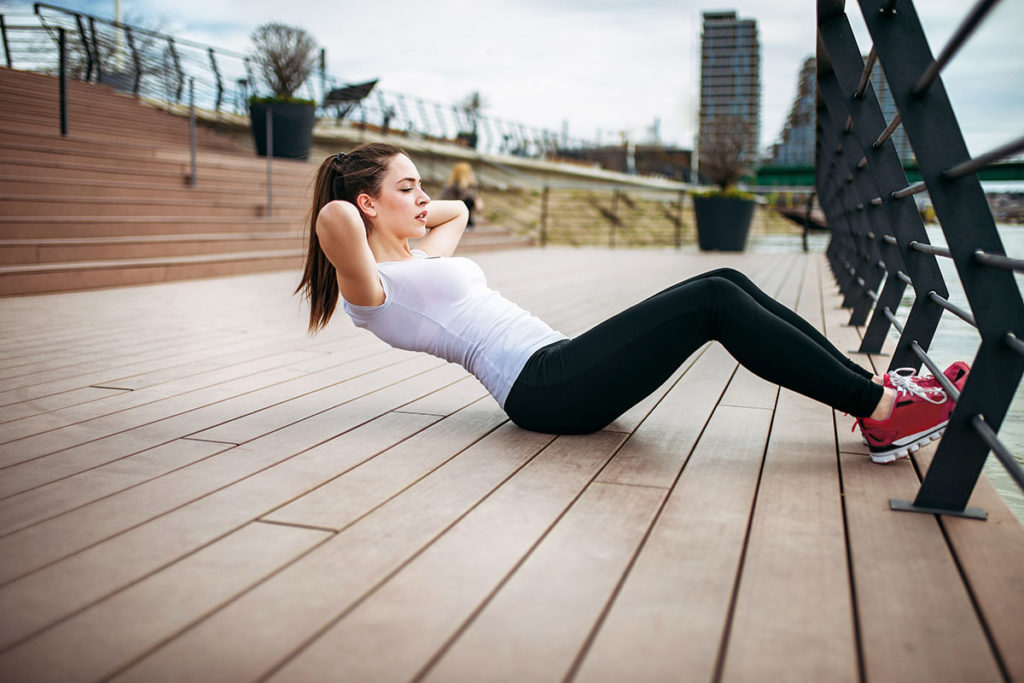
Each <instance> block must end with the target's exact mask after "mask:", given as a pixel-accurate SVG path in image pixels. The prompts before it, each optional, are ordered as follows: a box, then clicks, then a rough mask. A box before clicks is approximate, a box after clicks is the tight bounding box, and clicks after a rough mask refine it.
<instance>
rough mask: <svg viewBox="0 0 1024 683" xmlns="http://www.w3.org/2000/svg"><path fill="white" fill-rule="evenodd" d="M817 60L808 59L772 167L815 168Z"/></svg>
mask: <svg viewBox="0 0 1024 683" xmlns="http://www.w3.org/2000/svg"><path fill="white" fill-rule="evenodd" d="M815 82H816V73H815V59H814V57H808V58H807V59H805V60H804V65H803V66H802V67H801V68H800V77H799V80H798V81H797V86H796V98H795V99H794V100H793V107H792V109H790V110H789V118H787V119H786V127H785V128H783V129H782V135H781V136H779V141H778V142H777V143H776V144H775V145H773V147H772V166H813V165H814V110H815V97H814V93H815Z"/></svg>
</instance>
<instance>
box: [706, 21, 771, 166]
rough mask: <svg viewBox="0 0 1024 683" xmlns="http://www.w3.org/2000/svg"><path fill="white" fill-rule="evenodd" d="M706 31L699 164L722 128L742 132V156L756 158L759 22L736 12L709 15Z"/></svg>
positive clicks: (758, 140) (758, 138)
mask: <svg viewBox="0 0 1024 683" xmlns="http://www.w3.org/2000/svg"><path fill="white" fill-rule="evenodd" d="M703 17H704V27H703V31H702V33H701V59H700V114H699V128H698V133H697V153H698V163H699V164H700V166H703V164H704V162H703V160H701V159H700V157H701V156H703V155H704V154H705V153H706V152H707V151H708V150H709V149H710V147H711V144H712V142H713V140H712V136H713V135H715V133H716V132H720V131H721V130H722V127H723V126H727V127H728V129H730V130H731V131H737V130H738V131H739V134H741V136H742V137H743V138H744V139H743V140H742V148H743V156H744V158H745V159H746V160H747V161H748V163H750V164H753V163H754V162H755V161H756V159H757V150H758V145H759V143H760V139H761V45H760V43H759V42H758V37H757V22H756V21H754V20H753V19H739V18H737V17H736V12H704V14H703Z"/></svg>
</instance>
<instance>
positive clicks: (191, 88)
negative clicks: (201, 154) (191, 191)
mask: <svg viewBox="0 0 1024 683" xmlns="http://www.w3.org/2000/svg"><path fill="white" fill-rule="evenodd" d="M188 147H189V155H190V159H191V161H192V172H191V175H190V176H189V179H188V185H189V187H195V186H196V183H197V182H198V180H197V178H196V79H194V78H190V79H188Z"/></svg>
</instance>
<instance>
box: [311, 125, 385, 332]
mask: <svg viewBox="0 0 1024 683" xmlns="http://www.w3.org/2000/svg"><path fill="white" fill-rule="evenodd" d="M399 154H405V152H404V151H402V149H401V148H400V147H396V146H395V145H388V144H383V143H376V142H375V143H371V144H368V145H361V146H359V147H356V148H355V149H353V150H352V151H351V152H349V153H348V154H344V153H342V154H332V155H331V156H329V157H327V158H326V159H324V161H323V163H322V164H320V168H319V169H317V172H316V180H315V181H314V184H313V207H312V210H311V212H310V216H309V239H308V248H307V251H306V266H305V269H304V270H303V273H302V280H301V281H300V282H299V286H298V287H296V288H295V293H296V294H300V293H301V294H302V295H303V296H304V297H305V298H306V299H308V300H309V332H310V334H315V333H316V332H319V331H320V330H321V329H323V327H324V326H325V325H327V321H329V320H330V319H331V315H332V314H333V313H334V309H335V308H336V307H337V305H338V276H337V273H336V272H335V270H334V266H333V265H332V264H331V262H330V261H328V260H327V256H326V255H325V254H324V251H323V249H321V248H320V240H319V238H318V237H317V234H316V221H317V218H318V217H319V215H320V210H321V209H323V208H324V206H326V205H327V204H328V203H329V202H331V201H334V200H336V199H343V200H345V201H349V202H352V203H353V204H355V200H356V197H358V196H359V195H361V194H364V193H365V194H368V195H370V196H371V197H377V196H379V195H380V187H381V183H382V182H383V181H384V175H385V174H386V173H387V171H388V166H390V165H391V160H392V159H394V158H395V157H396V156H398V155H399Z"/></svg>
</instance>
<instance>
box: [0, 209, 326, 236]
mask: <svg viewBox="0 0 1024 683" xmlns="http://www.w3.org/2000/svg"><path fill="white" fill-rule="evenodd" d="M305 222H306V217H305V215H301V216H300V215H284V216H282V215H279V214H278V213H277V212H275V214H274V217H272V218H267V217H261V218H237V217H227V218H223V217H211V216H176V215H174V216H172V215H162V216H66V217H61V218H54V217H52V216H3V215H0V239H37V238H38V239H44V238H45V239H49V238H64V237H123V236H125V235H133V236H134V235H166V234H171V233H176V234H186V235H187V234H209V233H222V232H233V233H234V232H240V233H246V232H282V231H284V232H287V231H292V230H295V229H298V228H302V227H304V226H305Z"/></svg>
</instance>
